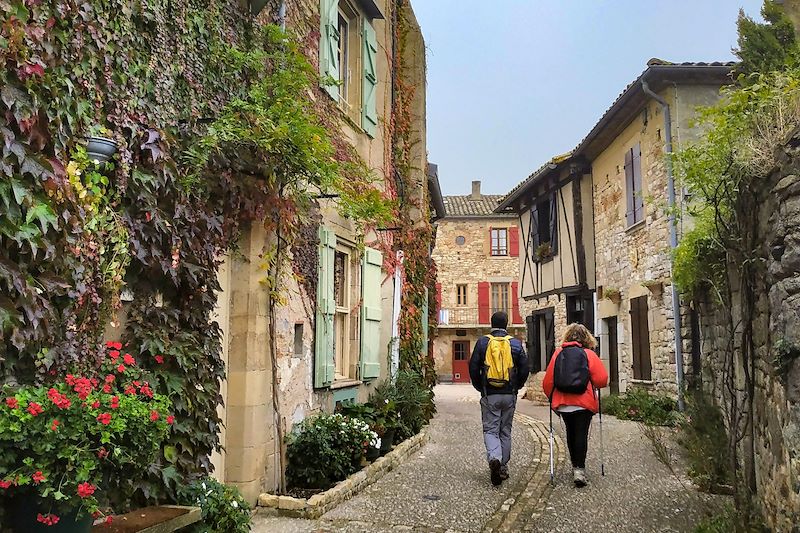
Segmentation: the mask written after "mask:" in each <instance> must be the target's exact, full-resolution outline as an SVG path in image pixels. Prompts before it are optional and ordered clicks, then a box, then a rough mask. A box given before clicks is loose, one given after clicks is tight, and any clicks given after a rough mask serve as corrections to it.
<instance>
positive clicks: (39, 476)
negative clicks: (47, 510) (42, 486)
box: [31, 470, 47, 485]
mask: <svg viewBox="0 0 800 533" xmlns="http://www.w3.org/2000/svg"><path fill="white" fill-rule="evenodd" d="M31 479H33V482H34V483H36V484H37V485H38V484H39V483H41V482H42V481H44V480H45V479H47V478H46V477H45V476H44V474H42V471H41V470H37V471H36V473H35V474H33V476H31Z"/></svg>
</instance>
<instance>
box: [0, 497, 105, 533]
mask: <svg viewBox="0 0 800 533" xmlns="http://www.w3.org/2000/svg"><path fill="white" fill-rule="evenodd" d="M15 507H16V508H15V509H14V511H13V515H12V516H13V522H14V528H15V531H20V532H22V531H24V532H25V533H89V532H90V531H91V530H92V522H93V520H92V517H91V516H86V517H84V518H78V511H77V510H76V511H72V512H70V513H60V512H58V511H53V513H54V514H56V515H58V522H57V523H56V524H55V525H52V526H48V525H46V524H42V523H41V522H39V521H38V520H37V519H36V517H37V516H38V515H39V514H47V513H48V512H50V511H49V510H48V509H40V508H39V506H38V504H37V502H36V499H35V498H32V497H21V498H19V499H18V500H17V505H16V506H15Z"/></svg>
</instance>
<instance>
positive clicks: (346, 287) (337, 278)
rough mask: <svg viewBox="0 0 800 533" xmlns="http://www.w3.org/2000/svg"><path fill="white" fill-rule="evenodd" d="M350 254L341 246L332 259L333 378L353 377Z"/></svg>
mask: <svg viewBox="0 0 800 533" xmlns="http://www.w3.org/2000/svg"><path fill="white" fill-rule="evenodd" d="M350 278H351V268H350V254H349V253H348V251H347V250H346V249H344V248H343V247H339V248H338V249H337V250H336V253H335V255H334V261H333V299H334V301H335V302H336V315H335V316H334V319H333V330H334V336H333V347H334V354H335V360H334V368H335V373H336V374H335V379H347V378H353V377H355V375H354V373H353V365H352V364H351V357H350V355H351V354H350V290H351V283H352V281H351V279H350Z"/></svg>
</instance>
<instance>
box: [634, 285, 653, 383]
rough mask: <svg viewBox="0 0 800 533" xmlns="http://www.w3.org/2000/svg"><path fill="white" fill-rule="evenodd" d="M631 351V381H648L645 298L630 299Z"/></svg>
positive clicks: (648, 335)
mask: <svg viewBox="0 0 800 533" xmlns="http://www.w3.org/2000/svg"><path fill="white" fill-rule="evenodd" d="M630 302H631V345H632V346H631V349H632V350H633V379H639V380H643V381H650V380H651V379H652V364H651V362H650V325H649V321H648V319H647V296H639V297H638V298H631V300H630Z"/></svg>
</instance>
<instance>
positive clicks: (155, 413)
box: [150, 411, 158, 422]
mask: <svg viewBox="0 0 800 533" xmlns="http://www.w3.org/2000/svg"><path fill="white" fill-rule="evenodd" d="M150 420H152V421H153V422H155V421H156V420H158V411H150Z"/></svg>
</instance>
